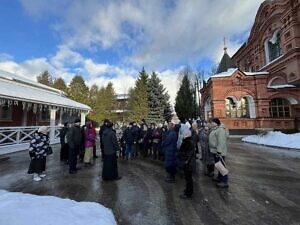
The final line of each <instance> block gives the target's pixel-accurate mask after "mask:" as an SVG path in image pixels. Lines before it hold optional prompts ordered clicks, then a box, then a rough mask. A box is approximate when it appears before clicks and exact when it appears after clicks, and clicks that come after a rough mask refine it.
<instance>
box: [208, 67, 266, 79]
mask: <svg viewBox="0 0 300 225" xmlns="http://www.w3.org/2000/svg"><path fill="white" fill-rule="evenodd" d="M237 70H239V69H238V68H230V69H228V70H227V71H226V72H223V73H218V74H214V75H212V76H211V77H230V76H232V75H233V74H234V73H235V72H236V71H237ZM241 72H242V73H243V74H245V75H246V76H257V75H268V74H269V72H265V71H262V72H243V71H241Z"/></svg>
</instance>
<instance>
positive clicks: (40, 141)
mask: <svg viewBox="0 0 300 225" xmlns="http://www.w3.org/2000/svg"><path fill="white" fill-rule="evenodd" d="M49 144H50V141H49V136H48V127H46V126H42V127H40V128H39V129H38V131H37V132H35V133H34V134H33V137H32V139H31V141H30V145H29V156H30V158H31V162H30V165H29V170H28V173H29V174H33V180H34V181H41V180H42V178H43V177H45V176H46V174H45V173H43V172H44V171H45V170H46V156H47V152H48V149H49V148H50V146H49Z"/></svg>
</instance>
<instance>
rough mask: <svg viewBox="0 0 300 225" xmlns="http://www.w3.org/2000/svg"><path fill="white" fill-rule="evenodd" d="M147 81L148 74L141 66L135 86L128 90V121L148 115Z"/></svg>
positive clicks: (144, 117) (138, 119) (137, 119)
mask: <svg viewBox="0 0 300 225" xmlns="http://www.w3.org/2000/svg"><path fill="white" fill-rule="evenodd" d="M147 82H148V75H147V73H146V71H145V69H144V68H143V69H142V71H141V72H140V73H139V77H138V79H137V80H136V82H135V87H134V88H133V89H131V90H130V91H129V99H128V109H129V112H128V119H129V120H130V121H140V120H141V119H146V118H147V116H148V113H149V106H148V93H147V90H148V88H147Z"/></svg>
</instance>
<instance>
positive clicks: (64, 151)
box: [59, 122, 69, 163]
mask: <svg viewBox="0 0 300 225" xmlns="http://www.w3.org/2000/svg"><path fill="white" fill-rule="evenodd" d="M68 129H69V128H68V123H67V122H66V123H64V126H63V128H62V129H61V131H60V134H59V137H60V160H61V161H64V162H66V163H67V162H68V154H69V145H68V143H67V142H68V140H67V138H66V134H67V132H68Z"/></svg>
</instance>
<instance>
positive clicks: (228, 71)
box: [211, 68, 238, 77]
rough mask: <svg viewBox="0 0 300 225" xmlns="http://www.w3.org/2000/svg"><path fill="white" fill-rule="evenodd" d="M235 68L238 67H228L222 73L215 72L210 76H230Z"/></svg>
mask: <svg viewBox="0 0 300 225" xmlns="http://www.w3.org/2000/svg"><path fill="white" fill-rule="evenodd" d="M237 70H238V68H229V69H228V70H227V71H226V72H223V73H217V74H214V75H212V76H211V77H230V76H232V75H233V74H234V73H235V72H236V71H237Z"/></svg>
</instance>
